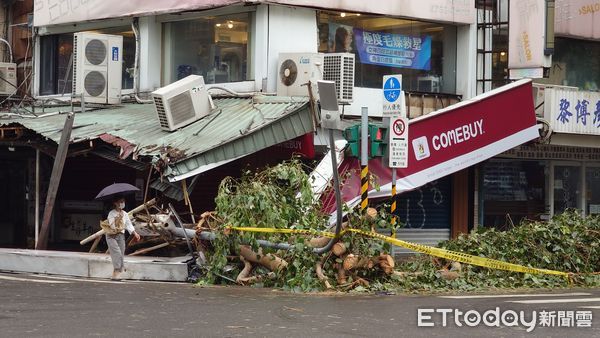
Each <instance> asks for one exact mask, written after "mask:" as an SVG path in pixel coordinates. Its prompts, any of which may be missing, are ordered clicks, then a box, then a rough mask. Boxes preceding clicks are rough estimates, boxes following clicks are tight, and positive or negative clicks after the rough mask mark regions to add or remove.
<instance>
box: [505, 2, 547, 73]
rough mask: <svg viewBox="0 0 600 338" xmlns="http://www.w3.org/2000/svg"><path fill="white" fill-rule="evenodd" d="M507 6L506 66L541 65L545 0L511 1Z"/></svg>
mask: <svg viewBox="0 0 600 338" xmlns="http://www.w3.org/2000/svg"><path fill="white" fill-rule="evenodd" d="M509 6H510V7H509V11H510V22H509V29H508V68H510V69H512V68H541V67H543V66H544V65H545V56H544V37H545V34H546V31H545V22H546V1H545V0H519V1H511V2H509ZM511 78H512V77H511Z"/></svg>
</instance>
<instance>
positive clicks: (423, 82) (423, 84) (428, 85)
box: [417, 75, 442, 93]
mask: <svg viewBox="0 0 600 338" xmlns="http://www.w3.org/2000/svg"><path fill="white" fill-rule="evenodd" d="M417 81H418V83H417V88H418V89H419V91H420V92H427V93H439V92H440V87H441V84H442V78H441V77H440V76H433V75H430V76H419V77H418V78H417Z"/></svg>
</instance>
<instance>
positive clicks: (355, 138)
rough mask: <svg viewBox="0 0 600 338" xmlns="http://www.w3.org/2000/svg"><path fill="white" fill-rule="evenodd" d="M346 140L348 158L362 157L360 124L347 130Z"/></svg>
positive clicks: (345, 132)
mask: <svg viewBox="0 0 600 338" xmlns="http://www.w3.org/2000/svg"><path fill="white" fill-rule="evenodd" d="M344 138H345V139H346V141H348V147H347V148H346V152H347V153H348V156H352V157H360V124H357V125H355V126H352V127H348V128H346V129H345V130H344Z"/></svg>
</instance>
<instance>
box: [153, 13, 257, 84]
mask: <svg viewBox="0 0 600 338" xmlns="http://www.w3.org/2000/svg"><path fill="white" fill-rule="evenodd" d="M249 28H250V13H240V14H233V15H225V16H216V17H215V16H207V17H202V18H198V19H193V20H184V21H176V22H168V23H165V24H164V31H165V35H164V36H165V44H164V45H165V46H167V48H165V51H164V53H165V58H164V59H165V61H166V62H165V63H166V64H165V69H164V71H165V73H164V81H163V82H166V83H165V84H168V83H173V82H175V81H177V80H180V79H182V78H184V77H186V76H188V75H191V74H196V75H202V76H204V81H205V82H206V83H224V82H238V81H245V80H248V79H249V78H250V76H249V74H250V70H249V68H248V54H249V53H248V52H249V48H250V44H249V43H248V40H249V39H248V38H249V33H248V32H249Z"/></svg>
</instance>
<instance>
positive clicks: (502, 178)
mask: <svg viewBox="0 0 600 338" xmlns="http://www.w3.org/2000/svg"><path fill="white" fill-rule="evenodd" d="M546 167H547V166H546V162H543V161H542V162H538V161H512V160H490V161H487V162H486V163H485V164H484V166H483V175H482V179H483V182H482V200H483V201H482V202H483V225H484V226H490V227H491V226H493V227H497V228H499V229H503V228H505V226H508V225H510V221H509V220H508V219H507V215H510V219H511V220H512V222H513V223H514V224H518V223H519V222H520V221H521V220H522V219H524V218H527V219H536V220H539V219H540V218H541V216H542V215H544V214H546V213H547V211H546V195H545V191H546V189H545V187H546V175H545V174H544V173H545V172H546Z"/></svg>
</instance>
